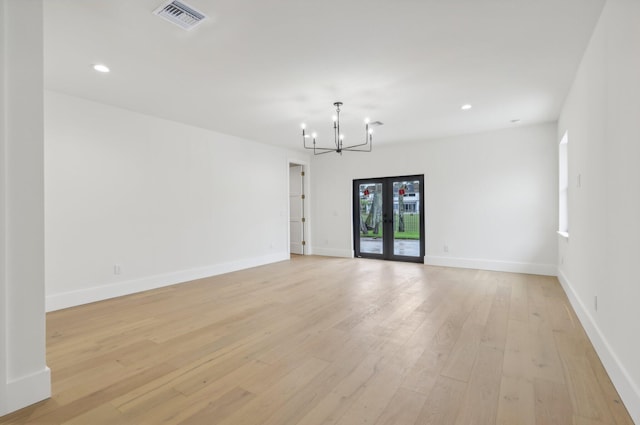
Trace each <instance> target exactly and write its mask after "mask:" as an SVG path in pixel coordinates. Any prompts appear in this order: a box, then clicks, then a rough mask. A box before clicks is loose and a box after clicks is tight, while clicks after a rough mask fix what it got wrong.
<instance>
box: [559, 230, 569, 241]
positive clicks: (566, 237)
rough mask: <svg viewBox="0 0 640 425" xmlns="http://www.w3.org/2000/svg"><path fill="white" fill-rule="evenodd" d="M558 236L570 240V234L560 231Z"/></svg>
mask: <svg viewBox="0 0 640 425" xmlns="http://www.w3.org/2000/svg"><path fill="white" fill-rule="evenodd" d="M558 234H559V235H560V236H562V237H563V238H565V239H569V232H563V231H560V230H558Z"/></svg>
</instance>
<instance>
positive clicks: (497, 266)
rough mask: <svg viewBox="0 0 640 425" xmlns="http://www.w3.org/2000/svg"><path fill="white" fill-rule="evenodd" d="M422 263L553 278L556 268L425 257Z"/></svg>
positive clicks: (555, 266) (540, 265)
mask: <svg viewBox="0 0 640 425" xmlns="http://www.w3.org/2000/svg"><path fill="white" fill-rule="evenodd" d="M424 263H425V264H428V265H430V266H445V267H458V268H463V269H479V270H494V271H499V272H511V273H527V274H538V275H544V276H555V275H556V273H557V271H558V266H557V265H555V264H535V263H519V262H514V261H496V260H485V259H480V258H454V257H437V256H433V255H427V256H425V257H424Z"/></svg>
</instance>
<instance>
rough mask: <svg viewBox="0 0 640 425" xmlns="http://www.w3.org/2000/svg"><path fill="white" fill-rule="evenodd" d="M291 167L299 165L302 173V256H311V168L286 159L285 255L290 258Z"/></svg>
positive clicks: (296, 160)
mask: <svg viewBox="0 0 640 425" xmlns="http://www.w3.org/2000/svg"><path fill="white" fill-rule="evenodd" d="M291 165H300V166H302V171H304V181H303V191H304V199H303V208H304V218H305V221H304V223H303V228H304V240H305V245H304V249H303V254H302V255H313V250H312V248H311V246H312V244H311V225H310V222H311V221H310V219H311V207H310V200H309V199H310V196H309V195H310V193H311V170H310V169H311V167H310V165H309V162H308V161H305V160H302V159H297V158H287V168H286V170H287V171H286V172H287V174H286V175H287V253H288V254H289V256H291V228H290V222H291V206H290V204H289V196H288V194H289V188H290V186H289V184H290V181H289V180H290V176H289V168H290V166H291Z"/></svg>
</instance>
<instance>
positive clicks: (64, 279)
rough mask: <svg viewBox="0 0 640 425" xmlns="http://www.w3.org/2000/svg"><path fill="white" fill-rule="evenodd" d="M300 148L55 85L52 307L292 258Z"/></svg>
mask: <svg viewBox="0 0 640 425" xmlns="http://www.w3.org/2000/svg"><path fill="white" fill-rule="evenodd" d="M291 155H292V153H291V152H289V151H286V150H283V149H279V148H275V147H270V146H266V145H263V144H258V143H254V142H250V141H247V140H242V139H239V138H235V137H231V136H227V135H223V134H219V133H215V132H211V131H208V130H203V129H199V128H195V127H190V126H187V125H184V124H179V123H176V122H172V121H167V120H163V119H159V118H155V117H151V116H147V115H142V114H138V113H134V112H130V111H126V110H123V109H119V108H115V107H111V106H107V105H104V104H99V103H94V102H90V101H87V100H82V99H79V98H75V97H70V96H67V95H64V94H60V93H56V92H49V91H47V92H45V177H46V187H45V189H46V191H45V193H46V197H45V204H46V283H47V285H46V286H47V288H46V289H47V291H46V293H47V308H48V309H49V310H54V309H58V308H64V307H67V306H71V305H76V304H80V303H85V302H90V301H94V300H98V299H104V298H108V297H112V296H118V295H123V294H126V293H131V292H136V291H140V290H144V289H149V288H154V287H158V286H162V285H167V284H173V283H178V282H183V281H186V280H190V279H195V278H200V277H204V276H211V275H214V274H219V273H224V272H228V271H232V270H237V269H241V268H246V267H251V266H255V265H259V264H265V263H269V262H274V261H280V260H284V259H288V258H289V251H288V250H289V240H288V238H287V235H288V225H289V224H288V215H287V214H288V199H289V197H288V190H289V164H288V158H289V157H290V156H291ZM294 155H295V156H297V157H299V156H300V155H299V154H294ZM302 156H303V159H308V158H305V156H304V155H302ZM116 264H117V265H119V266H120V267H121V274H115V273H114V265H116Z"/></svg>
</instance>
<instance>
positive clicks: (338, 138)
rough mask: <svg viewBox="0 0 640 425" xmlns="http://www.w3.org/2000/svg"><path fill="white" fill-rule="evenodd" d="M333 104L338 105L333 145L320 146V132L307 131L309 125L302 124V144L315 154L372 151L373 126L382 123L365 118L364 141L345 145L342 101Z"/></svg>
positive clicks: (334, 122)
mask: <svg viewBox="0 0 640 425" xmlns="http://www.w3.org/2000/svg"><path fill="white" fill-rule="evenodd" d="M333 106H335V107H336V114H335V115H334V116H333V142H334V146H332V147H330V148H329V147H326V148H325V147H319V146H317V144H316V139H317V138H318V134H317V133H316V132H313V133H311V134H307V133H306V129H307V126H306V125H305V124H302V125H301V127H302V145H303V146H304V148H305V149H313V154H314V155H322V154H325V153H329V152H335V153H339V154H340V155H342V152H343V151H349V152H371V146H372V145H373V129H372V128H371V127H373V126H376V125H382V123H381V122H380V121H374V122H370V121H369V118H366V119H365V120H364V132H365V133H364V142H362V143H358V144H355V145H348V146H344V134H342V133H341V132H340V107H341V106H342V102H334V104H333ZM307 139H311V140H312V142H311V145H308V144H307Z"/></svg>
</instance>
